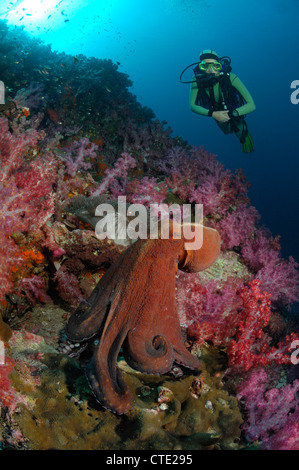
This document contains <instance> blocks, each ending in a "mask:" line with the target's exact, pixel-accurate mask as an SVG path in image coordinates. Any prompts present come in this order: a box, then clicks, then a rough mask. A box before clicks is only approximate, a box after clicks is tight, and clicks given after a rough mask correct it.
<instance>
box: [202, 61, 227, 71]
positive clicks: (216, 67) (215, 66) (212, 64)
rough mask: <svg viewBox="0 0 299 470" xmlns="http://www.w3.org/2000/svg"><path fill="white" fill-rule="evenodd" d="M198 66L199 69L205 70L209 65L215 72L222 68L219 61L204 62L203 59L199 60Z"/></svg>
mask: <svg viewBox="0 0 299 470" xmlns="http://www.w3.org/2000/svg"><path fill="white" fill-rule="evenodd" d="M198 66H199V69H200V70H203V71H205V72H207V71H208V70H209V68H210V67H211V68H212V69H214V70H215V71H216V72H220V70H221V69H222V64H221V63H220V62H206V61H204V60H203V61H201V62H199V64H198Z"/></svg>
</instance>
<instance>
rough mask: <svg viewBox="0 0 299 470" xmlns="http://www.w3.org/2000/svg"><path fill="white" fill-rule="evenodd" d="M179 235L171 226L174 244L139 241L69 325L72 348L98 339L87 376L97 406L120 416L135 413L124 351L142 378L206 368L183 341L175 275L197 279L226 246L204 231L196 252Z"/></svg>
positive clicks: (161, 240)
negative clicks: (123, 368)
mask: <svg viewBox="0 0 299 470" xmlns="http://www.w3.org/2000/svg"><path fill="white" fill-rule="evenodd" d="M189 225H190V224H189ZM191 226H192V230H196V226H195V224H191ZM179 229H181V226H180V227H178V226H177V225H175V224H172V230H171V233H170V236H169V238H168V239H165V238H161V237H159V238H156V239H139V240H137V241H136V242H135V243H134V244H132V245H130V246H129V247H128V248H127V249H126V250H125V251H124V252H123V253H122V254H121V255H120V256H119V257H118V259H117V260H116V261H115V262H114V263H113V264H112V265H111V266H110V267H109V268H108V269H107V271H106V272H105V274H104V275H103V277H102V278H101V279H100V281H99V282H98V284H97V286H96V287H95V289H94V290H93V291H92V293H91V295H90V296H89V298H87V299H86V300H84V301H83V302H81V303H80V305H79V306H78V308H77V309H76V310H75V311H74V313H73V314H72V315H71V316H70V318H69V320H68V323H67V325H66V335H67V337H68V339H69V340H70V341H74V342H76V343H80V342H86V341H87V340H90V339H92V338H94V337H96V338H97V339H98V342H97V345H96V347H95V349H94V352H93V355H92V358H91V361H90V363H89V364H88V366H87V367H86V376H87V379H88V382H89V385H90V388H91V390H92V392H93V394H94V395H95V397H96V399H97V401H98V402H99V403H100V404H101V405H102V406H103V407H104V408H106V409H108V410H110V411H112V412H114V413H116V414H124V413H127V412H128V411H129V410H130V409H132V407H133V405H132V401H133V394H132V392H131V390H130V389H129V387H128V385H127V384H126V382H125V379H124V377H123V374H122V372H121V370H120V369H119V367H118V365H117V359H118V355H119V352H120V349H121V348H122V355H123V357H124V358H125V360H126V362H127V364H128V365H129V366H130V367H132V368H133V369H135V370H137V371H140V372H142V373H147V374H165V373H167V372H169V371H170V370H171V369H172V367H173V366H174V364H177V365H179V366H183V367H186V368H189V369H192V370H195V369H198V368H199V367H200V362H199V360H198V358H197V357H196V356H194V355H192V354H191V352H190V351H188V349H187V348H186V347H185V344H184V342H183V338H182V333H181V327H180V322H179V317H178V313H177V306H176V299H175V276H176V273H177V270H178V269H179V270H182V271H184V272H188V273H192V272H193V273H194V272H199V271H203V270H205V269H206V268H208V267H209V266H210V265H211V264H213V263H214V262H215V261H216V259H217V257H218V255H219V253H220V245H221V240H220V236H219V234H218V232H217V231H216V230H214V229H212V228H208V227H204V226H201V229H202V230H203V232H202V233H203V242H202V246H201V247H200V248H199V249H189V248H187V245H188V247H190V245H189V244H187V243H186V238H185V237H184V236H181V237H180V238H177V237H176V236H175V235H174V234H175V233H177V231H178V230H179Z"/></svg>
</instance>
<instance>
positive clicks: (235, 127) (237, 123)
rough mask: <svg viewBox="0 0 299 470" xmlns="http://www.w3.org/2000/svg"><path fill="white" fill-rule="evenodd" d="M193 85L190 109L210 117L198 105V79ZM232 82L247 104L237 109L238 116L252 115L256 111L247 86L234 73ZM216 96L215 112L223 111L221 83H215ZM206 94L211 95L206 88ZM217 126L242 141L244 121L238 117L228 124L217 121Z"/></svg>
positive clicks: (231, 77) (231, 76)
mask: <svg viewBox="0 0 299 470" xmlns="http://www.w3.org/2000/svg"><path fill="white" fill-rule="evenodd" d="M193 80H194V81H193V83H192V85H191V92H190V108H191V110H192V111H194V112H195V113H197V114H202V115H203V116H208V115H209V109H207V108H204V107H203V106H200V105H199V104H196V100H197V96H198V88H197V83H196V79H195V78H194V79H193ZM230 81H231V84H232V85H233V86H234V87H235V88H236V89H237V90H238V92H239V93H240V94H241V95H242V97H243V98H244V100H245V104H244V105H242V106H240V107H239V108H236V111H238V116H245V115H246V114H249V113H251V112H252V111H254V110H255V104H254V101H253V98H252V96H251V94H250V93H249V91H248V90H247V88H246V87H245V85H244V84H243V83H242V82H241V80H240V79H239V78H238V77H237V76H236V75H235V74H234V73H232V72H230ZM213 90H214V96H215V103H216V105H217V109H215V111H223V110H224V109H223V106H222V104H221V95H220V93H219V83H218V82H217V83H215V85H214V87H213ZM206 92H207V94H208V95H209V91H208V88H206ZM216 123H217V125H218V126H219V127H220V129H221V130H222V131H223V132H224V133H225V134H230V133H235V134H236V135H237V137H238V138H239V139H240V138H241V136H242V133H243V130H244V119H239V118H238V117H233V118H231V119H230V121H227V122H219V121H217V120H216Z"/></svg>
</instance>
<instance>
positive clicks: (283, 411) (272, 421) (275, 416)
mask: <svg viewBox="0 0 299 470" xmlns="http://www.w3.org/2000/svg"><path fill="white" fill-rule="evenodd" d="M269 382H270V381H269V380H268V375H267V373H266V371H265V370H264V369H258V370H254V371H253V372H252V374H251V375H250V377H249V378H248V379H247V380H246V382H243V383H242V384H240V385H239V387H238V391H237V397H238V398H239V399H240V400H242V402H243V403H244V406H245V409H246V411H247V419H246V422H245V424H244V425H243V431H244V432H245V433H246V436H247V438H248V440H250V441H255V440H260V441H262V448H264V449H275V450H282V449H284V450H299V440H298V438H299V433H298V421H297V422H296V418H297V419H298V413H299V403H298V399H296V393H297V392H298V390H299V380H295V381H294V382H293V384H292V385H291V384H288V385H285V386H284V387H282V388H273V387H271V385H270V384H269ZM296 432H297V434H296Z"/></svg>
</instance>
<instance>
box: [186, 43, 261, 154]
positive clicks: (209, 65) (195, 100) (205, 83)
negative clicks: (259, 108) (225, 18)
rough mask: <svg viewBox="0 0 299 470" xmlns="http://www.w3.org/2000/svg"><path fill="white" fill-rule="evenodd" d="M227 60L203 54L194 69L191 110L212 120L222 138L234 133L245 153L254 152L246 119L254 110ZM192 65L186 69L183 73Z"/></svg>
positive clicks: (210, 51)
mask: <svg viewBox="0 0 299 470" xmlns="http://www.w3.org/2000/svg"><path fill="white" fill-rule="evenodd" d="M230 63H231V60H230V58H229V57H227V56H225V57H221V58H219V56H218V54H217V53H216V52H215V51H213V50H210V49H208V50H204V51H202V52H201V54H200V56H199V62H197V63H196V64H197V65H196V67H195V68H194V69H193V72H194V77H193V79H192V81H191V82H182V80H181V82H182V83H191V90H190V108H191V110H192V111H194V112H195V113H197V114H202V115H203V116H211V117H213V119H215V121H216V124H217V125H218V126H219V127H220V129H221V130H222V131H223V132H224V133H225V134H231V133H234V134H236V136H237V137H238V139H239V140H240V143H241V147H242V150H243V152H244V153H250V152H253V151H254V145H253V140H252V137H251V135H250V132H249V130H248V126H247V123H246V122H245V115H247V114H248V113H251V112H252V111H254V110H255V104H254V101H253V99H252V96H251V95H250V93H249V91H248V90H247V88H246V87H245V86H244V85H243V83H242V82H241V80H240V79H239V78H238V77H237V76H236V75H235V74H234V73H232V72H231V66H230ZM192 65H195V64H191V65H189V66H188V67H186V68H185V69H184V70H183V72H182V73H181V77H180V78H182V75H183V73H184V72H185V71H186V70H187V69H188V68H189V67H191V66H192Z"/></svg>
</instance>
